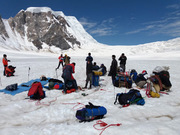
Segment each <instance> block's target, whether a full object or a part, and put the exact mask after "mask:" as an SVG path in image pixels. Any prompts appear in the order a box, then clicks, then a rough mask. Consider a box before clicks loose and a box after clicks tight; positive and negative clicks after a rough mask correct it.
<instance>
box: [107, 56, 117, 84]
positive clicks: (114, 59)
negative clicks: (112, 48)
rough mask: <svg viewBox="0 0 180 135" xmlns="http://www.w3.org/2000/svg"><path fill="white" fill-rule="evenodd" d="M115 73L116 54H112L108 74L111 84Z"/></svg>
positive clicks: (113, 81)
mask: <svg viewBox="0 0 180 135" xmlns="http://www.w3.org/2000/svg"><path fill="white" fill-rule="evenodd" d="M116 74H117V60H116V56H115V55H112V62H111V66H110V71H109V74H108V76H111V78H112V83H113V85H114V84H115V80H116V79H115V77H116Z"/></svg>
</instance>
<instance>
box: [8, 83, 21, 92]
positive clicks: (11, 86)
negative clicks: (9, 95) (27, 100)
mask: <svg viewBox="0 0 180 135" xmlns="http://www.w3.org/2000/svg"><path fill="white" fill-rule="evenodd" d="M17 86H18V84H17V83H15V84H11V85H8V86H6V88H5V89H6V90H9V91H14V90H17Z"/></svg>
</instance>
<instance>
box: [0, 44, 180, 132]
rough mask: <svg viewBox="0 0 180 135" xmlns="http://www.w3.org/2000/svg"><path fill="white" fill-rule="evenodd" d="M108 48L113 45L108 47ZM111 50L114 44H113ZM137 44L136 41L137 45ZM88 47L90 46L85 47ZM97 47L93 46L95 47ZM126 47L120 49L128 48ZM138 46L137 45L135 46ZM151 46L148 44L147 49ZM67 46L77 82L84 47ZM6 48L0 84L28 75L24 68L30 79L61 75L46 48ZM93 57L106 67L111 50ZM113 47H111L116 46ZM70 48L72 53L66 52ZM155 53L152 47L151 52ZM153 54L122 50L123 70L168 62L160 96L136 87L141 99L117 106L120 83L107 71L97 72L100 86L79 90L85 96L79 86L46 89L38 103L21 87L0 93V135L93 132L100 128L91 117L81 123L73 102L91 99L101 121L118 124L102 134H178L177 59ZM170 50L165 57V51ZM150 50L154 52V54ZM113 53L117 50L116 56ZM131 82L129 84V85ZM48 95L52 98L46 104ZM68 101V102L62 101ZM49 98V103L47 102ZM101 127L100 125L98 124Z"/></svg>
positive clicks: (22, 79) (25, 78) (149, 68)
mask: <svg viewBox="0 0 180 135" xmlns="http://www.w3.org/2000/svg"><path fill="white" fill-rule="evenodd" d="M112 48H113V47H112ZM114 48H116V49H117V50H118V49H119V48H120V47H114ZM137 48H138V47H137ZM89 51H91V50H89ZM96 51H98V50H96ZM128 51H131V50H127V51H126V53H127V54H130V53H128ZM136 51H138V50H136ZM149 51H152V50H149ZM72 52H73V50H69V51H68V52H65V53H67V54H68V55H69V56H70V57H71V62H76V67H75V74H74V77H75V79H76V80H77V84H78V85H79V86H84V85H85V78H86V75H85V66H86V62H85V58H86V55H87V54H85V53H83V54H81V53H82V52H81V50H76V51H74V53H72ZM4 53H6V54H7V56H8V59H10V60H11V62H10V63H9V65H13V66H16V67H17V68H16V73H15V76H14V77H9V78H7V77H4V76H2V75H3V65H2V64H0V79H1V82H0V89H3V88H5V87H6V86H7V85H9V84H13V83H18V84H21V83H22V82H27V81H28V69H29V67H30V68H31V70H30V76H29V78H30V79H36V78H40V76H41V75H45V76H47V77H52V78H58V79H60V80H62V78H61V74H62V68H61V67H60V69H59V70H58V71H57V76H56V73H55V68H56V67H57V65H58V59H57V58H58V55H57V54H52V53H51V54H50V53H35V52H33V53H32V52H23V51H21V52H15V51H10V50H9V51H7V50H0V56H2V55H3V54H4ZM91 53H92V56H93V58H94V61H95V62H97V64H98V65H100V64H102V63H104V64H105V66H106V67H107V69H108V70H109V67H110V64H111V55H112V54H114V53H112V52H111V50H110V51H109V52H108V51H107V52H104V53H105V55H106V56H102V55H94V54H97V53H96V52H91ZM116 53H117V51H116ZM71 54H72V55H71ZM120 54H121V51H120V50H119V55H120ZM156 54H157V53H156ZM161 54H162V56H161V58H160V59H158V57H157V56H158V55H159V56H160V54H158V55H154V54H153V53H151V54H150V53H149V55H139V56H136V57H135V56H134V55H127V57H128V60H127V70H130V69H136V70H137V71H138V72H141V71H142V70H144V69H146V70H147V72H148V75H150V74H151V72H152V70H153V69H154V68H155V67H156V66H169V67H170V70H169V72H170V80H171V82H172V88H171V92H170V93H169V95H164V94H161V97H160V98H147V97H145V92H144V91H143V90H140V92H141V94H142V96H143V97H145V102H146V103H145V105H144V106H138V105H131V106H129V107H127V108H120V105H114V104H113V103H114V98H115V94H116V93H121V92H127V91H128V90H129V89H126V88H115V87H113V85H112V83H111V77H109V76H103V77H100V85H101V89H103V90H104V91H102V90H99V91H96V92H95V91H94V90H95V89H96V88H95V87H93V88H92V89H91V90H85V93H87V94H89V95H88V96H85V97H84V96H82V95H81V94H82V93H83V92H82V91H78V92H74V93H71V94H66V95H63V94H62V91H61V90H46V89H44V90H45V91H46V95H47V97H46V98H45V99H43V100H41V103H42V104H41V105H37V104H36V103H37V101H30V100H28V99H25V98H26V97H27V91H26V92H22V93H20V94H17V95H15V96H11V95H8V94H4V93H0V101H1V102H0V118H1V120H0V134H1V135H32V134H33V135H70V134H71V135H98V134H100V132H101V131H100V130H96V129H94V128H93V125H94V124H96V122H97V120H95V121H92V122H86V123H79V121H78V120H77V119H76V117H75V113H76V109H78V108H79V107H81V106H80V105H79V106H76V105H77V104H76V103H78V102H79V103H82V104H88V102H92V103H93V104H95V105H101V106H104V107H106V109H107V114H106V115H105V117H104V118H103V119H102V121H104V122H106V123H107V124H117V123H121V124H122V125H121V126H119V127H117V126H114V127H109V128H107V129H106V130H105V131H104V132H103V133H102V135H120V134H126V135H132V134H133V135H140V134H143V135H166V134H169V135H179V134H180V129H179V125H180V113H179V112H180V96H179V95H180V91H179V88H180V84H179V80H180V76H179V75H180V71H179V69H180V59H179V57H176V56H178V55H174V51H171V52H168V53H167V52H164V53H161ZM167 55H168V56H171V57H167ZM155 56H156V57H155ZM118 57H119V56H118V55H117V58H118ZM133 86H134V87H135V85H133ZM50 101H54V102H52V103H50V104H49V102H50ZM65 103H69V104H65ZM47 104H49V106H47ZM99 128H101V127H99Z"/></svg>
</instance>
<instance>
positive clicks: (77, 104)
mask: <svg viewBox="0 0 180 135" xmlns="http://www.w3.org/2000/svg"><path fill="white" fill-rule="evenodd" d="M61 104H65V105H68V104H69V105H72V104H73V105H74V104H75V106H74V107H73V109H74V110H79V109H82V108H84V107H85V105H84V104H82V103H79V102H77V103H61ZM80 105H81V106H80ZM77 106H80V107H78V108H76V107H77Z"/></svg>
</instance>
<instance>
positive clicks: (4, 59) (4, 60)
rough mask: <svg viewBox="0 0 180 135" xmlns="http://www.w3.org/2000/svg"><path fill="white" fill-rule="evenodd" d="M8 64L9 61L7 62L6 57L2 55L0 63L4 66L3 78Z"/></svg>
mask: <svg viewBox="0 0 180 135" xmlns="http://www.w3.org/2000/svg"><path fill="white" fill-rule="evenodd" d="M8 62H10V60H8V59H7V55H6V54H4V55H3V59H2V63H3V65H4V76H6V67H7V66H8Z"/></svg>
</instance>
